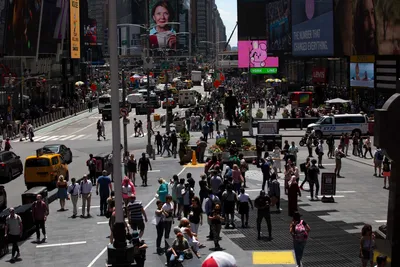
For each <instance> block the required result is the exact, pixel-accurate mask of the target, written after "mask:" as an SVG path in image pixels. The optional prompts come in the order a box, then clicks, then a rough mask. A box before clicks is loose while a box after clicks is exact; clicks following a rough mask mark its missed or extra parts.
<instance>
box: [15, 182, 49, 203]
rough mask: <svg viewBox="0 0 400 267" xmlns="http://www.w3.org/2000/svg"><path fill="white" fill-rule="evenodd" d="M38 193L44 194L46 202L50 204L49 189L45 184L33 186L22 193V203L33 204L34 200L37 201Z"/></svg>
mask: <svg viewBox="0 0 400 267" xmlns="http://www.w3.org/2000/svg"><path fill="white" fill-rule="evenodd" d="M38 194H40V195H42V198H43V200H44V202H46V204H47V205H49V202H48V198H47V197H48V191H47V187H45V186H36V187H33V188H31V189H29V190H27V191H25V192H24V193H23V194H22V195H21V200H22V205H25V204H32V203H33V202H35V201H36V196H37V195H38Z"/></svg>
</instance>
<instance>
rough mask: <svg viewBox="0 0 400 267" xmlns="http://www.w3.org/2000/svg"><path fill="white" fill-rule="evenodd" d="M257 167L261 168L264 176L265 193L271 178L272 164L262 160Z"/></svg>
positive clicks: (262, 187) (263, 187) (263, 188)
mask: <svg viewBox="0 0 400 267" xmlns="http://www.w3.org/2000/svg"><path fill="white" fill-rule="evenodd" d="M257 167H259V168H261V172H262V174H263V182H262V186H261V189H262V190H263V191H265V185H266V184H267V182H268V181H269V179H270V178H271V163H270V162H269V161H266V160H265V159H263V158H262V159H261V161H260V162H259V163H258V166H257Z"/></svg>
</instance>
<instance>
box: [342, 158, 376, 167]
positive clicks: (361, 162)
mask: <svg viewBox="0 0 400 267" xmlns="http://www.w3.org/2000/svg"><path fill="white" fill-rule="evenodd" d="M346 159H348V160H351V161H354V162H357V163H360V164H364V165H367V166H371V167H375V166H374V164H371V163H367V162H364V161H362V160H358V159H354V158H346Z"/></svg>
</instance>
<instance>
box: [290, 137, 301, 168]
mask: <svg viewBox="0 0 400 267" xmlns="http://www.w3.org/2000/svg"><path fill="white" fill-rule="evenodd" d="M288 152H289V155H291V156H293V159H294V164H295V165H296V164H297V153H299V148H298V147H297V146H296V144H295V143H294V142H292V145H291V146H290V147H289V149H288Z"/></svg>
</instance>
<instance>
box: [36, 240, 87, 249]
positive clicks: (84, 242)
mask: <svg viewBox="0 0 400 267" xmlns="http://www.w3.org/2000/svg"><path fill="white" fill-rule="evenodd" d="M82 244H86V241H78V242H70V243H58V244H46V245H37V246H36V248H50V247H63V246H73V245H82Z"/></svg>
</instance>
